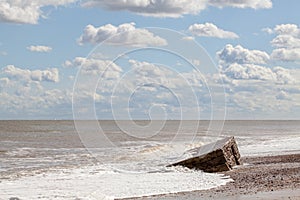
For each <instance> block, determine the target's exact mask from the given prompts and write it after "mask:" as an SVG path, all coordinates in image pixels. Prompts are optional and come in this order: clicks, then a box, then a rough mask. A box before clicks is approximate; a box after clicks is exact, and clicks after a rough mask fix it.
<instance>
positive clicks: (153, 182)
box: [0, 166, 232, 200]
mask: <svg viewBox="0 0 300 200" xmlns="http://www.w3.org/2000/svg"><path fill="white" fill-rule="evenodd" d="M229 181H232V180H231V179H230V178H228V177H224V176H222V175H220V174H208V173H203V172H201V171H193V170H189V169H185V168H178V167H176V168H168V170H166V171H164V172H157V173H116V172H113V171H103V167H101V166H90V167H85V168H81V169H73V170H67V169H65V170H62V171H56V172H51V173H47V174H39V175H35V176H29V177H22V178H20V179H17V180H5V181H2V182H1V183H0V191H1V195H0V197H1V198H4V199H9V198H10V197H19V198H20V199H30V200H35V199H39V200H41V199H72V200H74V199H76V198H79V199H81V198H82V199H93V200H96V199H97V200H99V199H114V198H126V197H140V196H148V195H157V194H166V193H177V192H182V191H194V190H204V189H210V188H214V187H217V186H220V185H224V184H226V183H228V182H229Z"/></svg>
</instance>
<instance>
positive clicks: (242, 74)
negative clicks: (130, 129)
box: [0, 0, 300, 119]
mask: <svg viewBox="0 0 300 200" xmlns="http://www.w3.org/2000/svg"><path fill="white" fill-rule="evenodd" d="M298 8H299V1H296V0H290V1H288V2H286V1H282V0H281V1H279V0H273V1H271V0H255V1H248V0H241V1H238V2H236V1H233V0H206V1H200V0H191V1H188V0H186V1H185V0H181V1H179V0H175V1H171V0H165V1H162V0H156V1H155V0H132V1H121V0H117V1H108V0H84V1H78V0H46V1H41V0H37V1H34V2H31V1H24V2H22V1H18V0H4V1H1V2H0V29H1V32H0V67H1V71H0V96H1V97H0V98H1V103H0V118H1V119H72V118H73V117H79V118H81V117H82V118H99V119H112V118H117V119H128V118H131V117H132V118H137V119H150V118H152V119H165V118H166V119H223V118H225V119H299V117H300V103H299V102H300V79H299V78H300V24H299V19H300V16H299V15H300V14H299V12H298ZM150 27H153V28H150ZM99 44H100V45H99ZM198 44H199V45H200V46H197V45H198ZM135 49H138V50H135ZM133 50H135V51H133ZM125 52H129V53H127V54H126V55H124V56H122V57H118V56H119V54H124V53H125ZM172 53H175V54H172ZM174 55H176V56H174ZM210 59H211V60H210ZM112 60H115V61H114V63H112V64H111V61H112ZM72 100H73V102H72ZM72 108H73V109H72Z"/></svg>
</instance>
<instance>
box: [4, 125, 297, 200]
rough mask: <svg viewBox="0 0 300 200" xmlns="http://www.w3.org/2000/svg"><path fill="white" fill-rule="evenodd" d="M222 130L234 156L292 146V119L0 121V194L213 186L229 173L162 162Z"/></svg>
mask: <svg viewBox="0 0 300 200" xmlns="http://www.w3.org/2000/svg"><path fill="white" fill-rule="evenodd" d="M228 136H234V137H235V139H236V141H237V144H238V147H239V151H240V153H241V156H242V157H246V156H267V155H281V154H293V153H300V121H254V120H252V121H247V120H243V121H234V120H232V121H175V120H174V121H172V120H171V121H155V120H154V121H113V120H112V121H109V120H107V121H105V120H104V121H72V120H70V121H58V120H53V121H46V120H41V121H30V120H25V121H20V120H19V121H14V120H5V121H0V199H1V200H2V199H3V200H4V199H5V200H6V199H22V200H23V199H28V200H29V199H30V200H35V199H39V200H41V199H70V200H79V199H95V200H99V199H100V200H102V199H122V198H131V197H145V196H150V195H160V194H168V193H177V192H189V191H195V190H207V189H211V188H215V187H218V186H220V185H224V184H226V183H228V182H231V181H233V180H232V179H231V178H230V177H227V176H224V175H222V174H214V173H204V172H202V171H196V170H192V169H187V168H184V167H179V166H178V167H167V165H169V164H171V163H174V162H176V161H179V160H182V159H184V158H186V157H188V156H189V153H188V152H189V150H191V149H194V148H198V147H201V146H202V145H205V144H208V143H214V142H216V141H218V140H219V139H222V138H225V137H228ZM244 164H247V163H244Z"/></svg>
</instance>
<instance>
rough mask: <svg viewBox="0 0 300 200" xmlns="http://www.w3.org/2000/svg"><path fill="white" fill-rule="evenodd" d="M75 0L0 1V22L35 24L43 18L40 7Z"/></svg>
mask: <svg viewBox="0 0 300 200" xmlns="http://www.w3.org/2000/svg"><path fill="white" fill-rule="evenodd" d="M75 1H77V0H35V1H20V0H1V1H0V21H2V22H9V23H28V24H37V23H38V20H39V18H40V17H43V12H42V10H41V8H42V7H45V6H62V5H66V4H69V3H72V2H75Z"/></svg>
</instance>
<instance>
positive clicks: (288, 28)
mask: <svg viewBox="0 0 300 200" xmlns="http://www.w3.org/2000/svg"><path fill="white" fill-rule="evenodd" d="M274 31H275V32H276V33H277V34H279V35H292V36H295V37H299V36H300V30H299V27H298V26H297V25H296V24H281V25H277V26H276V27H275V28H274Z"/></svg>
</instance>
